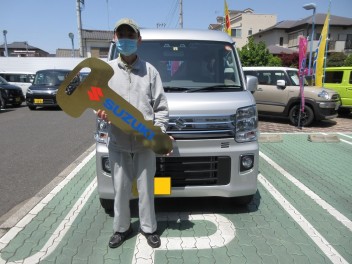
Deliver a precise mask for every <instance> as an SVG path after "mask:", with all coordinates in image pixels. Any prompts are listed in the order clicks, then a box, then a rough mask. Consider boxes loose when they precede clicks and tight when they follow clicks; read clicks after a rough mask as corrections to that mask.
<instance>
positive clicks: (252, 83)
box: [246, 75, 258, 93]
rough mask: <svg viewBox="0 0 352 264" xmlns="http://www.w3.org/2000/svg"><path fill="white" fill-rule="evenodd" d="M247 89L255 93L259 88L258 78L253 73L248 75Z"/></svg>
mask: <svg viewBox="0 0 352 264" xmlns="http://www.w3.org/2000/svg"><path fill="white" fill-rule="evenodd" d="M246 81H247V90H248V91H250V92H251V93H254V92H255V91H256V90H257V88H258V78H257V77H255V76H252V75H247V76H246Z"/></svg>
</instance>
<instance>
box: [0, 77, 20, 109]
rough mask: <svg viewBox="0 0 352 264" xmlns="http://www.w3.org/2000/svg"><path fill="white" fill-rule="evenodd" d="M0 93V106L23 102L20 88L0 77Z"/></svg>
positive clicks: (15, 104) (17, 104)
mask: <svg viewBox="0 0 352 264" xmlns="http://www.w3.org/2000/svg"><path fill="white" fill-rule="evenodd" d="M0 93H1V98H0V104H1V108H6V106H8V105H12V106H14V107H18V106H20V105H21V104H22V103H23V102H24V95H23V93H22V89H21V88H20V87H18V86H16V85H13V84H9V83H8V82H7V81H6V80H5V79H4V78H2V77H0Z"/></svg>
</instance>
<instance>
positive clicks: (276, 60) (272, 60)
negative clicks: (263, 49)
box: [268, 55, 282, 67]
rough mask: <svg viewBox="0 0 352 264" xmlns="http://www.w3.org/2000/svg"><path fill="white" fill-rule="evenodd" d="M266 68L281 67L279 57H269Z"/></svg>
mask: <svg viewBox="0 0 352 264" xmlns="http://www.w3.org/2000/svg"><path fill="white" fill-rule="evenodd" d="M268 66H277V67H280V66H282V61H281V59H280V58H279V57H277V56H273V55H271V56H270V58H269V63H268Z"/></svg>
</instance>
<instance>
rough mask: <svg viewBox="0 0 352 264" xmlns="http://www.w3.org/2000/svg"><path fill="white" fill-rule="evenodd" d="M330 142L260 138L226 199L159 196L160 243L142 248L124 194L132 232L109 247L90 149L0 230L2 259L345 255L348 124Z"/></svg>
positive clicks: (351, 140) (349, 243)
mask: <svg viewBox="0 0 352 264" xmlns="http://www.w3.org/2000/svg"><path fill="white" fill-rule="evenodd" d="M336 135H337V136H338V137H339V139H340V141H339V142H334V143H326V142H321V143H318V142H310V141H309V140H308V135H307V134H303V133H302V134H282V135H281V137H282V140H280V141H278V142H266V143H260V161H259V162H260V164H259V169H260V174H259V176H258V181H259V183H258V191H257V193H256V194H255V196H254V199H253V201H252V202H251V203H250V204H249V205H248V206H247V207H236V206H235V205H234V204H233V203H232V202H231V200H230V199H224V198H192V199H189V198H187V199H185V198H181V199H157V200H156V209H157V217H158V229H159V232H160V233H161V239H162V245H161V247H160V248H159V249H152V248H150V247H149V246H148V245H147V243H146V240H145V238H144V237H143V236H141V235H140V234H139V233H138V232H137V231H138V227H139V221H138V217H137V214H138V210H137V203H136V202H135V201H132V202H131V208H132V216H133V218H132V227H133V229H134V232H133V236H132V238H130V239H128V240H127V241H126V242H125V243H124V244H123V245H122V246H121V247H119V248H116V249H110V248H109V247H108V240H109V238H110V236H111V235H112V220H113V219H112V217H111V216H109V215H107V214H105V212H104V210H103V209H102V208H101V206H100V204H99V199H98V194H97V192H96V179H95V159H94V155H91V156H90V158H89V159H88V160H87V161H86V164H85V166H83V167H82V169H81V170H79V171H78V172H77V173H76V174H75V175H74V176H72V178H71V179H70V180H67V181H66V182H63V183H62V184H61V185H60V186H59V187H58V188H55V189H54V190H53V192H51V193H50V194H49V195H48V196H47V197H46V198H44V200H43V201H42V202H41V203H40V204H38V206H37V207H34V208H33V210H32V211H30V213H29V214H28V215H27V216H26V217H25V218H24V219H22V220H21V221H20V222H19V223H18V224H17V225H16V226H15V227H13V228H12V229H11V230H9V231H8V232H7V233H6V234H5V235H4V236H3V237H1V238H0V263H1V264H2V263H46V264H49V263H65V264H66V263H92V264H93V263H94V264H99V263H192V264H193V263H202V264H203V263H270V264H271V263H352V230H351V228H352V225H351V220H352V210H351V209H352V208H351V203H350V201H351V200H352V194H351V192H350V191H349V190H351V188H352V172H351V170H350V169H349V167H350V166H349V165H350V164H352V155H351V154H352V133H349V134H348V133H344V134H336Z"/></svg>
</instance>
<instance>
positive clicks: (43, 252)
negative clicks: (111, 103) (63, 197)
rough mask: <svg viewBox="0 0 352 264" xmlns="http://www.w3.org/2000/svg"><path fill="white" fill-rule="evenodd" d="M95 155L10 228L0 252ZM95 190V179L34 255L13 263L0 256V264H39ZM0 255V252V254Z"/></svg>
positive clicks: (54, 247)
mask: <svg viewBox="0 0 352 264" xmlns="http://www.w3.org/2000/svg"><path fill="white" fill-rule="evenodd" d="M94 155H95V150H94V151H92V152H91V153H90V154H89V155H88V156H87V157H86V158H85V159H84V160H83V161H82V162H81V163H80V164H78V166H77V167H76V168H75V169H74V170H73V171H72V172H71V173H70V174H69V175H68V176H67V177H66V178H65V179H64V180H63V181H62V182H61V183H60V184H59V185H58V186H57V187H56V188H54V189H53V190H52V191H51V192H50V193H49V194H48V195H47V196H46V197H45V198H44V199H43V200H42V201H40V203H38V204H37V205H36V206H35V207H34V208H33V209H32V210H31V211H30V212H29V213H28V214H27V215H26V216H25V217H24V218H23V219H22V220H21V221H19V222H18V223H17V224H16V225H15V226H14V227H13V228H11V229H10V230H9V231H8V232H7V233H6V234H5V235H4V236H3V237H2V238H1V239H0V250H2V249H3V248H4V247H5V246H6V245H7V244H8V243H10V241H11V240H12V239H13V238H14V237H15V236H16V235H17V234H18V233H19V232H20V231H21V230H23V229H24V228H25V226H26V225H27V224H28V223H30V221H31V220H32V219H33V218H34V217H35V216H36V215H37V214H38V213H39V212H40V211H41V210H42V209H43V208H44V207H45V205H47V204H48V202H49V201H50V200H51V199H52V198H53V197H55V195H56V194H57V193H58V192H59V191H60V190H61V189H62V188H63V187H64V186H65V185H66V184H67V183H69V181H70V180H71V179H72V178H73V177H74V176H75V175H76V174H77V173H78V172H79V171H80V170H81V169H82V168H83V167H84V166H85V165H86V164H87V163H88V161H89V160H90V159H91V158H92V157H93V156H94ZM95 188H96V179H94V180H93V181H92V183H91V184H90V185H89V186H88V187H87V189H86V190H85V191H84V193H83V194H82V195H81V197H80V198H79V199H78V200H77V202H76V203H75V205H74V206H73V207H72V209H71V210H70V212H69V213H68V214H67V215H66V217H65V218H64V220H63V221H62V222H61V223H60V225H59V226H58V227H57V228H56V230H55V231H54V233H53V234H52V236H51V237H50V238H49V240H48V242H47V243H46V244H45V245H44V246H43V248H42V249H41V250H40V251H39V252H38V253H36V254H34V255H32V256H30V257H28V258H25V259H22V260H17V261H15V262H6V261H5V260H3V259H2V258H1V254H0V264H3V263H8V264H10V263H28V264H33V263H39V261H40V260H41V259H43V258H45V257H46V256H48V255H49V254H50V253H51V252H53V251H54V250H55V249H56V247H57V245H58V243H59V242H60V241H61V239H62V237H63V235H64V234H66V232H67V231H68V229H69V227H70V224H71V223H72V222H73V221H74V219H76V217H77V216H78V214H79V212H80V211H81V210H82V207H83V206H84V204H85V203H86V201H87V200H88V198H89V196H90V195H91V193H92V192H93V191H94V190H95ZM0 253H1V252H0Z"/></svg>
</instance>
